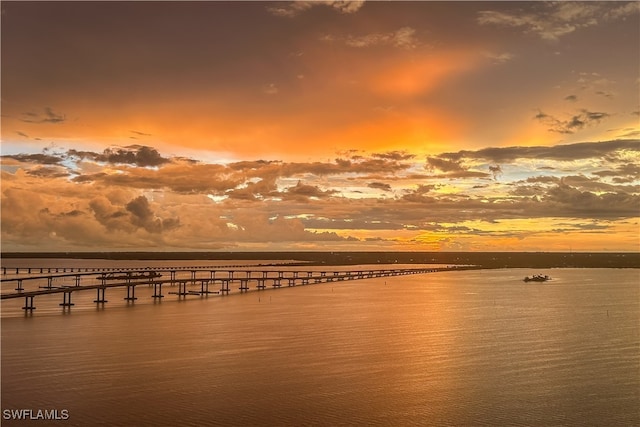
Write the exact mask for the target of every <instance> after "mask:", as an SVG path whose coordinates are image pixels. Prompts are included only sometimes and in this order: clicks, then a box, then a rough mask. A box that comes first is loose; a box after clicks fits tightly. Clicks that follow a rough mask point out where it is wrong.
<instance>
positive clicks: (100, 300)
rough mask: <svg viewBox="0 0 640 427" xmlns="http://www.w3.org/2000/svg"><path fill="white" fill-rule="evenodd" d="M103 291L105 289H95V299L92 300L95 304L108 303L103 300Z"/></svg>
mask: <svg viewBox="0 0 640 427" xmlns="http://www.w3.org/2000/svg"><path fill="white" fill-rule="evenodd" d="M105 289H106V288H104V287H101V288H97V289H96V291H97V293H96V299H94V300H93V302H96V303H105V302H108V301H107V300H106V299H104V292H105Z"/></svg>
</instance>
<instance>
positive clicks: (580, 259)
mask: <svg viewBox="0 0 640 427" xmlns="http://www.w3.org/2000/svg"><path fill="white" fill-rule="evenodd" d="M0 258H2V259H15V258H29V259H38V258H63V259H101V260H266V259H268V260H297V261H300V262H304V263H305V264H307V265H309V263H312V264H319V265H322V264H326V265H354V264H458V265H460V264H463V265H478V266H482V267H483V268H571V267H574V268H640V252H615V253H614V252H591V253H589V252H4V253H1V254H0Z"/></svg>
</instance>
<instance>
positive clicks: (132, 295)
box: [124, 285, 138, 301]
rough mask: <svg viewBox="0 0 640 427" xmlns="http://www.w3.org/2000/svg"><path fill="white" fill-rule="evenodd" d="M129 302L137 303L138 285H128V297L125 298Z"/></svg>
mask: <svg viewBox="0 0 640 427" xmlns="http://www.w3.org/2000/svg"><path fill="white" fill-rule="evenodd" d="M124 299H125V300H127V301H135V300H137V299H138V298H136V285H127V296H126V297H125V298H124Z"/></svg>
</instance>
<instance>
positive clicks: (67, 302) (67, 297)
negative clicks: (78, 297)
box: [60, 292, 75, 307]
mask: <svg viewBox="0 0 640 427" xmlns="http://www.w3.org/2000/svg"><path fill="white" fill-rule="evenodd" d="M60 305H61V306H62V307H71V306H72V305H75V304H74V303H72V302H71V292H63V293H62V303H61V304H60Z"/></svg>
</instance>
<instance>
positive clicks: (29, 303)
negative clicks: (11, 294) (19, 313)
mask: <svg viewBox="0 0 640 427" xmlns="http://www.w3.org/2000/svg"><path fill="white" fill-rule="evenodd" d="M22 309H23V310H29V311H31V310H35V309H36V306H35V305H33V295H31V296H27V297H25V298H24V307H22Z"/></svg>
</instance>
